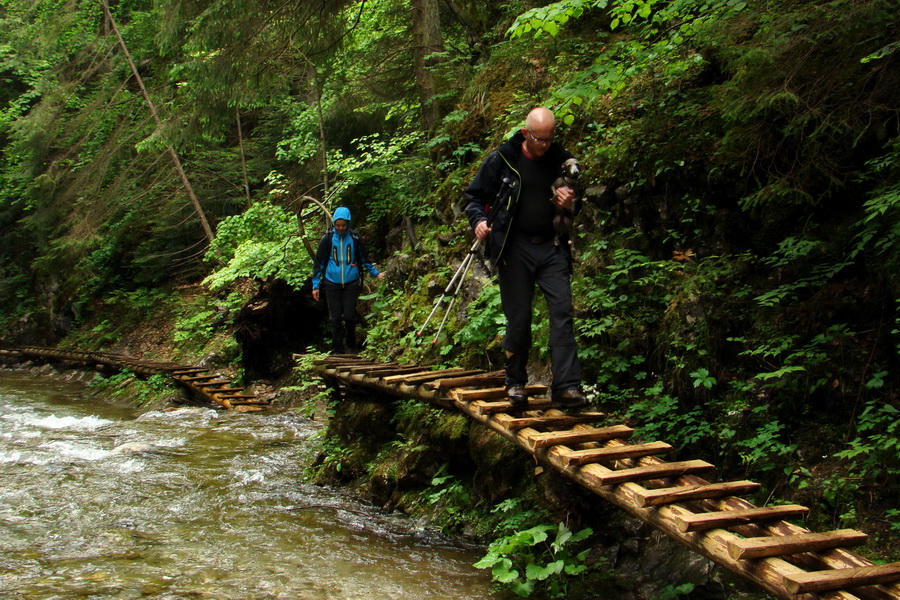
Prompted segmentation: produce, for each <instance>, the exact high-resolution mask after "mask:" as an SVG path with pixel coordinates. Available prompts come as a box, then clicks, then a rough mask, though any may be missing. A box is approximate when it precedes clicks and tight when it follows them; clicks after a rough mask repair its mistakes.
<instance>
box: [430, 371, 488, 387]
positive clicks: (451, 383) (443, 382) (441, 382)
mask: <svg viewBox="0 0 900 600" xmlns="http://www.w3.org/2000/svg"><path fill="white" fill-rule="evenodd" d="M503 380H504V373H503V371H492V372H490V373H480V374H478V375H472V376H470V377H460V376H458V375H454V376H453V377H447V378H445V379H438V380H437V381H435V382H433V383H432V384H431V386H432V387H433V388H434V389H438V390H449V389H452V388H457V387H469V386H477V385H491V386H497V385H502V384H503Z"/></svg>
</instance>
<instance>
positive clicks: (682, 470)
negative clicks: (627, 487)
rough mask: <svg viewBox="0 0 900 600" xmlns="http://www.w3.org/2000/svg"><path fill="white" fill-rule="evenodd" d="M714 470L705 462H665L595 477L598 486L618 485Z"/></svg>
mask: <svg viewBox="0 0 900 600" xmlns="http://www.w3.org/2000/svg"><path fill="white" fill-rule="evenodd" d="M713 468H715V466H714V465H711V464H709V463H708V462H706V461H705V460H685V461H680V462H667V463H660V464H658V465H646V466H643V467H634V468H631V469H619V470H618V471H613V472H611V473H608V474H603V475H597V476H596V477H597V479H598V484H599V485H618V484H620V483H626V482H629V481H646V480H648V479H663V478H665V477H677V476H679V475H688V474H691V473H699V472H701V471H707V470H709V469H713Z"/></svg>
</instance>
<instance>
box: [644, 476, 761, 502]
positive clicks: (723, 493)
mask: <svg viewBox="0 0 900 600" xmlns="http://www.w3.org/2000/svg"><path fill="white" fill-rule="evenodd" d="M759 488H760V485H759V484H758V483H756V482H754V481H727V482H724V483H707V484H695V485H681V486H677V487H668V488H659V489H655V490H648V489H646V488H633V489H632V493H633V494H634V496H635V499H636V502H637V504H638V506H640V507H641V508H650V507H652V506H664V505H666V504H675V503H676V502H691V501H695V500H709V499H713V498H724V497H728V496H738V495H741V494H749V493H751V492H755V491H756V490H758V489H759Z"/></svg>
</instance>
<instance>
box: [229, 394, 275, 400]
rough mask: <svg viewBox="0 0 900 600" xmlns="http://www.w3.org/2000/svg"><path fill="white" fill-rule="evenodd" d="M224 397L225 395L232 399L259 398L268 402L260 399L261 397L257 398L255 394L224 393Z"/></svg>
mask: <svg viewBox="0 0 900 600" xmlns="http://www.w3.org/2000/svg"><path fill="white" fill-rule="evenodd" d="M222 397H223V398H228V399H229V400H231V399H237V400H259V401H261V402H268V400H262V399H260V398H257V397H256V396H254V395H253V394H223V395H222Z"/></svg>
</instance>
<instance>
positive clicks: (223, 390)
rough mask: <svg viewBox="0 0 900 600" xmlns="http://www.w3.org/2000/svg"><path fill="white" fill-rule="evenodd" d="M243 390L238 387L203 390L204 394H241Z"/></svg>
mask: <svg viewBox="0 0 900 600" xmlns="http://www.w3.org/2000/svg"><path fill="white" fill-rule="evenodd" d="M243 391H244V388H239V387H221V388H215V389H212V390H206V389H204V390H203V393H204V394H228V393H229V392H243Z"/></svg>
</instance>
